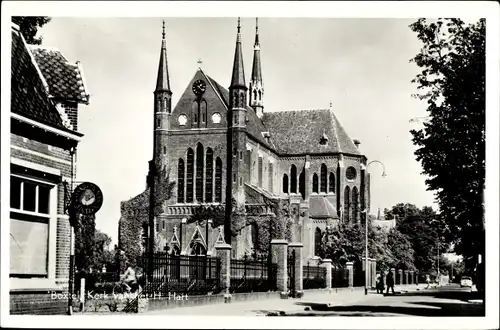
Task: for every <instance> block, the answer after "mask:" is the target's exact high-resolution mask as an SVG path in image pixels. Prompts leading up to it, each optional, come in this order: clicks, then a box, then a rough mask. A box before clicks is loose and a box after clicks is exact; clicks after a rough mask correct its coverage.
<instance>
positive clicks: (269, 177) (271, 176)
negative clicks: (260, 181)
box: [267, 162, 274, 192]
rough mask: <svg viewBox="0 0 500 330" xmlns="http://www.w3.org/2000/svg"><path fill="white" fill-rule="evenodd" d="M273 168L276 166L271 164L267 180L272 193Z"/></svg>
mask: <svg viewBox="0 0 500 330" xmlns="http://www.w3.org/2000/svg"><path fill="white" fill-rule="evenodd" d="M273 166H274V164H273V163H271V162H269V166H268V167H269V172H268V178H267V184H268V185H269V187H268V189H269V191H270V192H273Z"/></svg>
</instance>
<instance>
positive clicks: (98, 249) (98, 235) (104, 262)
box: [92, 229, 114, 271]
mask: <svg viewBox="0 0 500 330" xmlns="http://www.w3.org/2000/svg"><path fill="white" fill-rule="evenodd" d="M110 244H111V237H109V236H108V235H107V234H106V233H103V232H102V231H100V230H98V229H96V231H95V236H94V260H93V267H92V268H94V269H97V270H101V269H102V268H103V267H106V269H107V270H108V271H112V270H111V269H109V268H110V267H109V266H110V265H112V264H113V258H114V252H113V251H110V249H109V245H110Z"/></svg>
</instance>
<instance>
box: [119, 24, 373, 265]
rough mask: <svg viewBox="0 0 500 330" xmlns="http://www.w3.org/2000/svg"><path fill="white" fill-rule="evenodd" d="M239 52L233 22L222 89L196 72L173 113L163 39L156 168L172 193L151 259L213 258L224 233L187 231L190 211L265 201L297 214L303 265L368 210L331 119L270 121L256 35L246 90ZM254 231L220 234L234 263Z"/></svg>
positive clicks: (197, 225) (363, 186)
mask: <svg viewBox="0 0 500 330" xmlns="http://www.w3.org/2000/svg"><path fill="white" fill-rule="evenodd" d="M241 48H242V42H241V35H240V24H239V21H238V28H237V38H236V49H235V55H234V62H233V66H232V75H231V77H232V78H231V82H230V84H229V88H228V89H226V88H224V87H223V86H222V85H221V84H219V83H218V82H216V81H215V80H214V79H212V78H211V77H210V76H209V75H207V73H205V72H204V71H203V70H202V69H201V68H200V69H198V70H197V72H196V73H195V74H194V76H193V78H192V79H191V82H190V83H189V85H188V86H187V87H186V89H185V90H184V92H183V94H182V96H181V97H180V100H179V101H178V103H177V105H176V106H175V107H173V106H172V103H171V98H172V93H173V91H172V90H171V89H170V81H169V73H168V64H167V47H166V41H165V33H164V34H163V40H162V47H161V54H160V64H159V70H158V76H157V84H156V89H155V92H154V97H155V107H154V111H153V113H154V115H153V116H154V128H153V129H154V158H155V161H156V163H157V164H160V165H159V166H161V167H163V168H168V169H169V170H170V178H171V180H174V181H175V182H176V187H175V189H174V192H173V196H172V197H171V198H170V199H169V200H168V201H166V203H165V207H164V212H163V214H160V215H159V216H157V217H156V219H155V222H156V228H155V229H156V249H157V250H169V251H172V253H176V254H177V253H178V254H186V255H193V254H196V255H197V254H213V253H215V252H214V251H215V250H214V245H215V242H216V240H217V238H218V237H219V235H220V233H221V232H224V231H227V230H228V228H231V227H230V226H228V225H227V224H226V226H222V225H221V226H213V224H212V225H210V224H211V222H212V219H205V220H206V221H201V222H200V221H198V222H194V223H193V222H190V221H189V219H190V217H191V215H192V214H193V212H194V210H195V208H196V207H197V206H199V205H228V203H230V202H231V200H234V201H236V204H237V206H238V207H239V208H241V209H243V210H245V211H246V212H251V213H253V214H254V215H255V212H257V213H258V212H261V213H266V212H268V210H267V209H266V206H265V205H266V204H265V203H264V200H266V199H267V200H269V199H270V200H280V199H281V200H283V201H287V202H288V203H289V205H290V209H293V210H294V211H295V212H293V214H294V216H292V222H293V224H292V226H293V238H292V239H293V240H294V241H297V242H302V243H303V245H304V252H303V256H304V259H305V260H308V259H311V258H314V257H315V256H317V255H318V251H319V246H320V245H321V237H322V234H323V233H324V232H325V230H326V228H327V226H332V225H335V224H336V223H339V222H340V221H342V222H359V221H360V219H361V214H362V210H365V209H367V208H368V207H369V174H368V173H367V172H366V163H367V158H366V157H365V156H364V155H363V154H362V153H361V152H360V150H359V141H357V140H352V139H351V138H350V137H349V136H348V134H347V133H346V131H345V130H344V128H343V127H342V125H341V124H340V122H339V121H338V119H337V117H336V116H335V114H334V112H333V111H332V109H317V110H289V111H279V112H271V111H268V109H267V108H266V107H265V93H264V81H263V70H262V68H261V61H260V56H261V54H260V52H261V48H260V42H259V31H258V26H257V25H256V34H255V42H254V57H253V67H252V73H251V77H250V81H249V83H248V84H247V83H246V81H247V80H246V76H245V73H244V70H243V55H242V50H241ZM228 68H229V65H228ZM143 194H144V193H143ZM139 197H140V195H139V196H137V197H134V198H132V199H131V200H129V201H126V202H122V205H121V209H122V216H121V219H120V224H119V227H120V229H119V237H120V238H119V239H120V241H123V240H122V237H123V234H122V233H123V232H125V231H126V229H127V228H128V227H130V226H131V224H130V222H131V221H134V220H133V219H135V218H134V217H133V216H131V215H132V214H133V212H131V211H130V209H131V208H134V207H139V206H137V205H136V206H134V203H136V202H137V200H138V199H139ZM223 227H225V228H223ZM258 231H259V228H258V226H256V225H248V226H245V227H243V228H241V229H239V231H238V232H237V233H232V239H231V236H230V235H227V233H226V232H224V234H225V235H224V236H225V237H226V241H228V238H229V239H230V240H231V241H230V243H231V245H232V255H233V257H236V258H239V257H241V256H242V255H244V254H251V253H252V250H253V246H254V245H255V244H256V241H257V240H258V239H259V233H258ZM121 245H123V244H121ZM122 248H124V247H122ZM125 249H126V248H125Z"/></svg>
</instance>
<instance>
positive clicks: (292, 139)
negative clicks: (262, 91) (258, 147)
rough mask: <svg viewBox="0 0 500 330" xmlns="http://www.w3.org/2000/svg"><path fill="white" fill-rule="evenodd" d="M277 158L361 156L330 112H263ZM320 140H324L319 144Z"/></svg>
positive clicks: (327, 110)
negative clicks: (324, 154) (316, 155)
mask: <svg viewBox="0 0 500 330" xmlns="http://www.w3.org/2000/svg"><path fill="white" fill-rule="evenodd" d="M262 121H263V123H264V125H265V126H266V127H267V128H268V129H269V132H270V134H271V139H272V141H273V142H274V145H275V146H276V147H277V150H278V152H279V153H281V154H286V155H294V154H314V153H338V152H342V153H348V154H355V155H361V153H360V152H359V150H358V148H357V147H356V146H355V145H354V142H353V141H352V139H351V138H350V137H349V136H348V135H347V133H346V131H345V129H344V128H343V127H342V125H341V124H340V122H339V121H338V119H337V117H336V116H335V114H334V113H333V111H332V110H330V109H319V110H291V111H278V112H266V113H264V116H263V117H262ZM323 136H326V137H327V138H328V142H327V143H326V144H325V145H322V144H320V140H321V139H322V137H323Z"/></svg>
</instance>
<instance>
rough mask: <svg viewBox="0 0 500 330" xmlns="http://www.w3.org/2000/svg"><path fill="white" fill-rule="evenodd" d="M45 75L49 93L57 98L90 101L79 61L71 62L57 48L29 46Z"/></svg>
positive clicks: (86, 102)
mask: <svg viewBox="0 0 500 330" xmlns="http://www.w3.org/2000/svg"><path fill="white" fill-rule="evenodd" d="M29 48H30V51H31V53H32V54H33V56H34V58H35V60H36V62H37V64H38V67H39V68H40V71H41V72H42V74H43V77H44V78H45V80H46V81H47V84H48V86H49V93H50V95H51V96H52V97H53V98H55V99H63V100H68V101H75V102H78V103H84V104H88V103H89V93H88V90H87V88H86V86H85V82H84V79H83V73H82V70H81V68H80V64H79V62H76V63H74V64H73V63H70V62H69V61H68V60H67V59H66V57H64V55H63V54H62V53H61V52H60V51H58V50H55V49H48V48H44V47H40V46H33V45H30V46H29Z"/></svg>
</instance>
